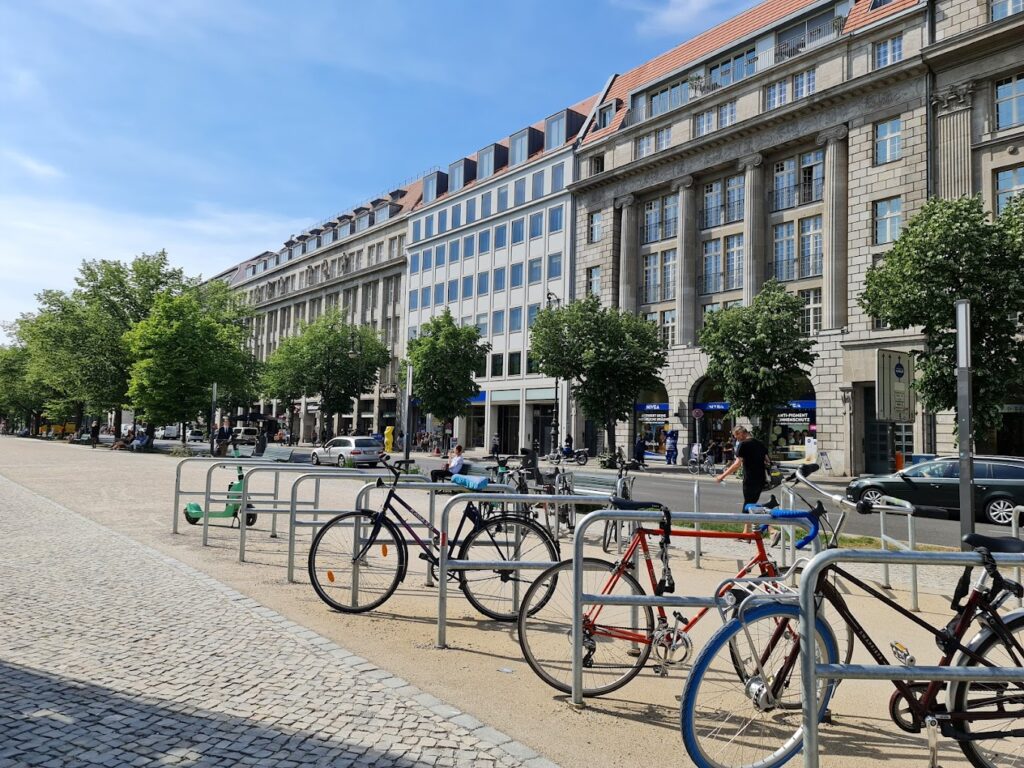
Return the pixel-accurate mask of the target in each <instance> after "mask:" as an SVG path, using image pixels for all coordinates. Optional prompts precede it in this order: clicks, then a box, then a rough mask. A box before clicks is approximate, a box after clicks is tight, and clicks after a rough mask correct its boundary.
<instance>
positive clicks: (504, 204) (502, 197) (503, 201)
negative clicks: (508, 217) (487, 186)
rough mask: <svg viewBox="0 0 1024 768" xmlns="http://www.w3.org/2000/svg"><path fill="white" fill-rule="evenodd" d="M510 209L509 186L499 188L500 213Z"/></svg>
mask: <svg viewBox="0 0 1024 768" xmlns="http://www.w3.org/2000/svg"><path fill="white" fill-rule="evenodd" d="M507 209H508V184H506V185H505V186H503V187H498V213H501V212H502V211H504V210H507Z"/></svg>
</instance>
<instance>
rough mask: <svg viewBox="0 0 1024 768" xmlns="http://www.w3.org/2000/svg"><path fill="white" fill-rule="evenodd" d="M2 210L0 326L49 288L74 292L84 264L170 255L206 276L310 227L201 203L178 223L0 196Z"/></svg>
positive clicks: (52, 201) (170, 219)
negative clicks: (142, 255) (75, 281)
mask: <svg viewBox="0 0 1024 768" xmlns="http://www.w3.org/2000/svg"><path fill="white" fill-rule="evenodd" d="M0 211H3V212H4V215H3V216H2V217H0V274H2V275H3V276H4V279H3V280H2V281H0V322H6V321H10V320H13V319H15V318H16V317H18V315H19V314H21V313H23V312H29V311H32V310H33V309H34V308H35V306H36V303H35V294H36V293H38V292H39V291H41V290H43V289H45V288H57V289H61V290H69V289H71V288H73V287H74V277H75V275H76V274H77V272H78V267H79V265H80V264H81V262H82V261H83V260H87V259H88V260H91V259H118V260H121V261H128V260H130V259H131V258H132V257H133V256H135V255H137V254H139V253H153V252H155V251H159V250H160V249H166V250H167V254H168V257H169V258H170V261H171V263H172V264H174V265H175V266H178V267H182V268H183V269H184V270H185V272H186V273H187V274H189V275H198V274H202V275H204V276H207V277H209V276H211V275H214V274H216V273H218V272H220V271H222V270H224V269H226V268H227V267H229V266H231V265H233V264H237V263H238V262H240V261H244V260H245V259H248V258H251V257H252V256H255V255H256V254H258V253H261V252H262V251H264V250H271V249H276V248H278V247H279V246H280V244H281V243H282V242H284V240H285V239H286V238H287V236H288V235H289V234H290V233H292V232H297V231H300V229H301V227H302V226H303V224H304V223H306V222H304V221H298V220H295V219H290V218H287V217H282V216H275V215H271V214H267V213H262V212H259V211H230V210H223V209H219V208H215V207H211V206H202V205H200V206H197V207H196V208H195V210H194V211H192V212H191V213H189V214H188V215H186V216H182V217H179V218H173V217H164V216H146V215H136V214H133V213H129V212H124V211H117V210H107V209H103V208H100V207H98V206H94V205H90V204H87V203H80V202H73V201H66V200H55V199H49V198H46V199H44V198H37V197H27V196H18V195H0Z"/></svg>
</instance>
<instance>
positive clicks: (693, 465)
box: [686, 459, 700, 475]
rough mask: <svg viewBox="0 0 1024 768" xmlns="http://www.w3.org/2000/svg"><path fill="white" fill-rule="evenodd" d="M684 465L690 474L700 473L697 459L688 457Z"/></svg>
mask: <svg viewBox="0 0 1024 768" xmlns="http://www.w3.org/2000/svg"><path fill="white" fill-rule="evenodd" d="M686 466H687V468H688V469H689V470H690V474H691V475H697V474H700V464H699V463H698V461H697V460H696V459H690V460H689V461H688V462H687V463H686Z"/></svg>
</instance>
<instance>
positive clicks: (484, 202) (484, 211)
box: [480, 192, 491, 219]
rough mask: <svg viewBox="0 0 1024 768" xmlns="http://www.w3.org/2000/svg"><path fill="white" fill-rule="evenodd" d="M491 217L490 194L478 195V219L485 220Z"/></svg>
mask: <svg viewBox="0 0 1024 768" xmlns="http://www.w3.org/2000/svg"><path fill="white" fill-rule="evenodd" d="M490 215H491V193H490V192H484V193H483V194H482V195H480V218H481V219H486V218H487V217H488V216H490Z"/></svg>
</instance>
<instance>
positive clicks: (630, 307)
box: [615, 195, 639, 312]
mask: <svg viewBox="0 0 1024 768" xmlns="http://www.w3.org/2000/svg"><path fill="white" fill-rule="evenodd" d="M635 203H636V198H635V197H633V195H626V196H625V197H620V198H619V199H618V200H616V201H615V207H616V208H618V209H619V217H620V223H619V309H621V310H623V311H625V312H636V307H637V301H636V300H637V278H638V274H637V273H638V272H639V269H638V267H637V263H636V252H637V232H636V205H635Z"/></svg>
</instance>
